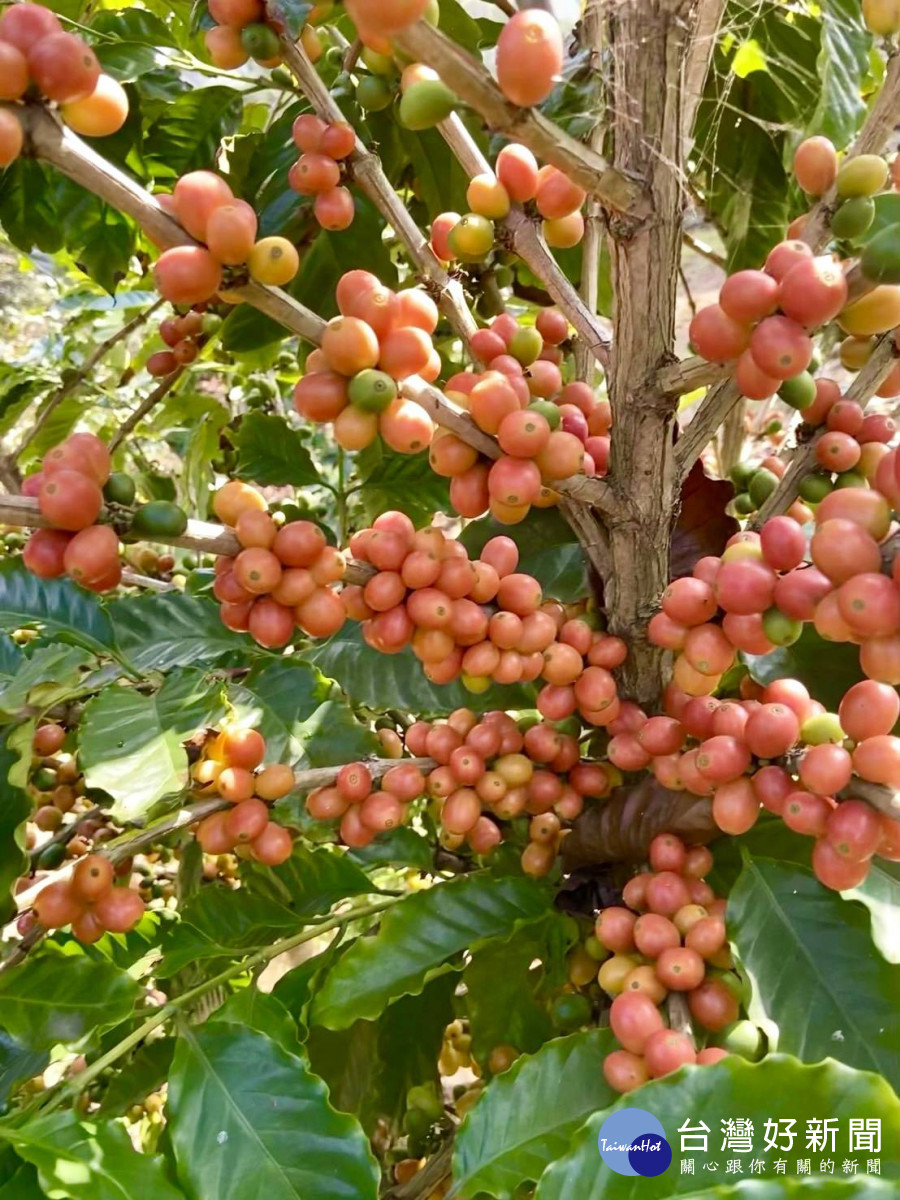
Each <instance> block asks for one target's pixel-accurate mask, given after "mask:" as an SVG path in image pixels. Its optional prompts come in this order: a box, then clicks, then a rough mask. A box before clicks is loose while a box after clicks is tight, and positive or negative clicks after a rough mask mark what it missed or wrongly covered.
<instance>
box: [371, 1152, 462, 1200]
mask: <svg viewBox="0 0 900 1200" xmlns="http://www.w3.org/2000/svg"><path fill="white" fill-rule="evenodd" d="M452 1159H453V1141H452V1139H451V1140H449V1141H447V1142H446V1143H445V1144H444V1145H443V1146H441V1148H440V1150H438V1151H437V1153H435V1154H431V1155H429V1157H428V1159H427V1161H426V1163H425V1166H424V1167H423V1168H422V1170H421V1171H417V1172H416V1173H415V1175H413V1177H412V1179H409V1180H407V1181H406V1183H395V1184H394V1186H393V1187H391V1188H388V1190H387V1191H386V1192H383V1193H382V1197H381V1200H418V1198H419V1197H420V1196H430V1195H431V1194H432V1192H433V1191H434V1190H435V1188H436V1187H437V1186H438V1185H439V1184H440V1183H441V1182H442V1181H443V1180H445V1179H447V1178H449V1176H450V1169H451V1162H452Z"/></svg>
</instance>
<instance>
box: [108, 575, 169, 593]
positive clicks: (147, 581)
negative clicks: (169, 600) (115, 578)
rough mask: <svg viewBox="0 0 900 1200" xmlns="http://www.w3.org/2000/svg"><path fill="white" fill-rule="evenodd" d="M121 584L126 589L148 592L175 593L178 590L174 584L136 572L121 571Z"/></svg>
mask: <svg viewBox="0 0 900 1200" xmlns="http://www.w3.org/2000/svg"><path fill="white" fill-rule="evenodd" d="M122 583H123V584H125V586H126V587H139V588H144V589H146V591H148V592H177V591H179V590H180V589H179V588H178V587H176V585H175V584H174V583H167V582H166V580H165V579H153V578H151V576H149V575H139V574H138V573H137V572H136V571H123V572H122Z"/></svg>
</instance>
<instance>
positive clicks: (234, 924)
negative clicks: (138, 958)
mask: <svg viewBox="0 0 900 1200" xmlns="http://www.w3.org/2000/svg"><path fill="white" fill-rule="evenodd" d="M296 929H297V917H296V914H295V913H293V912H291V911H290V910H289V909H288V908H286V907H285V906H283V905H282V904H279V903H277V902H276V901H274V900H271V899H269V898H267V897H264V896H258V895H254V894H252V893H251V892H249V891H247V890H245V889H241V890H240V891H238V892H234V891H232V890H231V889H230V888H226V887H224V886H223V885H221V884H211V885H209V886H207V887H203V888H201V889H200V891H199V892H198V893H197V894H196V895H195V896H193V897H192V898H191V899H190V900H189V901H188V902H187V903H186V904H185V905H184V907H183V908H182V911H181V920H180V922H179V923H178V924H177V925H176V926H174V927H173V928H172V929H171V930H169V931H168V932H167V934H166V936H165V937H164V938H163V942H162V950H163V959H162V962H161V964H160V966H159V967H158V968H157V972H158V974H159V975H160V976H161V977H163V978H166V977H168V976H170V975H174V974H175V973H176V972H177V971H180V970H181V969H182V968H183V967H186V966H187V965H188V964H189V963H191V962H199V961H200V960H202V959H215V958H223V957H226V956H227V957H238V956H240V955H242V954H249V953H250V952H251V951H252V950H257V949H259V948H260V947H262V946H268V945H270V944H271V943H272V942H274V941H276V940H277V939H278V938H279V937H284V936H285V935H286V934H288V933H293V932H295V931H296Z"/></svg>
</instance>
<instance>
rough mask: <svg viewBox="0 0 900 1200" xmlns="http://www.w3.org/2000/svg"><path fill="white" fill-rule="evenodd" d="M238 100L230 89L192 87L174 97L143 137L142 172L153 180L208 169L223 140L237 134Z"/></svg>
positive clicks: (236, 95) (239, 118) (239, 113)
mask: <svg viewBox="0 0 900 1200" xmlns="http://www.w3.org/2000/svg"><path fill="white" fill-rule="evenodd" d="M240 123H241V97H240V95H239V94H238V93H236V92H235V91H234V89H232V88H230V87H207V88H194V89H191V90H189V91H182V92H180V93H179V94H178V95H176V96H174V97H173V98H172V99H171V100H170V101H169V103H168V104H166V105H165V107H164V108H163V110H162V112H161V114H160V116H159V117H158V118H157V119H156V120H155V121H154V122H153V124H152V125H151V126H150V128H149V129H148V130H147V131H146V133H145V135H144V140H143V143H142V146H141V149H142V157H143V159H144V166H145V169H146V170H147V171H148V172H150V173H151V175H154V176H155V177H156V178H159V179H164V178H166V177H169V178H177V177H178V176H179V175H184V174H186V173H187V172H188V171H194V170H197V169H198V168H199V169H204V170H209V166H210V163H214V162H215V161H216V156H217V153H218V150H219V144H220V142H221V140H222V138H223V137H227V136H228V135H229V134H232V133H237V131H238V129H239V128H240Z"/></svg>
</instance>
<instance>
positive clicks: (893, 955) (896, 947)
mask: <svg viewBox="0 0 900 1200" xmlns="http://www.w3.org/2000/svg"><path fill="white" fill-rule="evenodd" d="M841 895H842V896H843V898H844V899H845V900H858V901H859V902H860V904H864V905H865V906H866V908H867V909H868V910H869V916H870V918H871V921H872V941H873V942H874V943H875V945H876V946H877V947H878V949H879V950H880V951H881V953H882V954H883V955H884V957H885V958H886V959H887V960H888V962H890V963H900V921H898V920H897V913H898V912H900V869H898V866H897V864H896V863H892V862H888V861H887V859H884V858H877V857H876V858H873V859H872V861H871V862H870V863H869V873H868V875H867V876H866V877H865V879H864V880H863V881H862V883H861V884H860V885H859V887H856V888H852V889H851V890H850V891H847V892H841Z"/></svg>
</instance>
